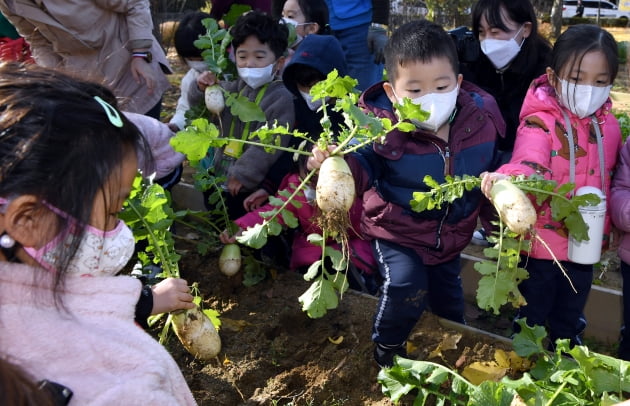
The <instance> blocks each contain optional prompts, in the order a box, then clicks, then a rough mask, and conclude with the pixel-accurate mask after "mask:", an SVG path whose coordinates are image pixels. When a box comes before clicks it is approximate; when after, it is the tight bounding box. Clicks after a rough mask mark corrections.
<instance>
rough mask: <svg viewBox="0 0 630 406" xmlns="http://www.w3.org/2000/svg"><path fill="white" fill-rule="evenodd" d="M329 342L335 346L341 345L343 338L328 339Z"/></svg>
mask: <svg viewBox="0 0 630 406" xmlns="http://www.w3.org/2000/svg"><path fill="white" fill-rule="evenodd" d="M328 341H330V342H331V343H333V344H335V345H339V344H341V343H342V342H343V336H339V337H337V338H332V337H328Z"/></svg>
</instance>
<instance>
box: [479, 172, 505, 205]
mask: <svg viewBox="0 0 630 406" xmlns="http://www.w3.org/2000/svg"><path fill="white" fill-rule="evenodd" d="M480 177H481V192H482V193H483V194H484V196H486V197H487V198H488V199H490V200H492V197H491V195H490V190H491V189H492V185H494V182H496V181H498V180H501V179H507V178H509V176H507V175H504V174H502V173H498V172H484V173H482V174H481V175H480Z"/></svg>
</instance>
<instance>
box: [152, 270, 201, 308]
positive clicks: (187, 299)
mask: <svg viewBox="0 0 630 406" xmlns="http://www.w3.org/2000/svg"><path fill="white" fill-rule="evenodd" d="M151 290H152V291H153V309H152V310H151V314H160V313H167V312H172V311H175V310H180V309H192V308H193V307H195V304H194V303H193V296H192V295H191V294H190V289H189V288H188V283H187V282H186V281H185V280H184V279H180V278H166V279H164V280H163V281H160V283H158V284H156V285H154V286H153V287H151Z"/></svg>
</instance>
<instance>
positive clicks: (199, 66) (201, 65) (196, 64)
mask: <svg viewBox="0 0 630 406" xmlns="http://www.w3.org/2000/svg"><path fill="white" fill-rule="evenodd" d="M186 65H188V67H189V68H190V69H194V70H196V71H197V72H199V73H202V72H205V71H207V70H208V65H206V63H205V62H204V61H191V60H188V59H186Z"/></svg>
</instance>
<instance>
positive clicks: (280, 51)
mask: <svg viewBox="0 0 630 406" xmlns="http://www.w3.org/2000/svg"><path fill="white" fill-rule="evenodd" d="M230 34H231V35H232V47H233V48H234V51H236V50H237V49H238V47H239V46H241V45H242V44H243V43H244V42H245V41H246V40H247V38H248V37H250V36H252V35H254V36H255V37H256V38H258V41H260V43H261V44H267V45H268V46H269V48H270V49H271V51H272V52H273V53H274V54H275V55H276V59H277V58H280V57H281V56H282V55H284V52H285V51H286V50H287V47H288V46H289V29H288V28H287V27H285V25H284V24H280V23H279V22H278V20H276V19H274V18H273V17H271V16H270V15H268V14H265V13H262V12H260V11H250V12H249V13H246V14H243V15H242V16H240V17H239V18H238V20H236V23H235V24H234V25H233V26H232V28H231V29H230Z"/></svg>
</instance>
